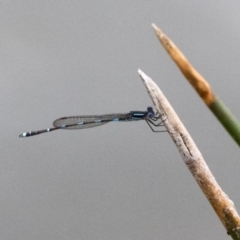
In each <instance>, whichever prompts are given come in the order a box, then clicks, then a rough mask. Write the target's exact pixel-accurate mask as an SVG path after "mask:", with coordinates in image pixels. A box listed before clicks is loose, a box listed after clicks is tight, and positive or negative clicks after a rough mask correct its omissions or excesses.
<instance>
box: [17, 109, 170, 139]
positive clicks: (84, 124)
mask: <svg viewBox="0 0 240 240" xmlns="http://www.w3.org/2000/svg"><path fill="white" fill-rule="evenodd" d="M139 120H145V121H146V122H147V124H148V125H149V127H150V128H151V129H152V131H153V132H166V130H163V131H155V130H154V128H153V127H159V126H163V124H162V122H163V121H162V119H161V116H160V114H159V113H155V112H154V111H153V108H152V107H148V108H147V111H131V112H129V113H114V114H105V115H86V116H73V117H63V118H59V119H57V120H55V121H54V122H53V126H54V127H52V128H47V129H43V130H37V131H30V132H25V133H22V134H21V135H19V137H31V136H34V135H37V134H41V133H46V132H51V131H54V130H58V129H83V128H91V127H97V126H100V125H103V124H106V123H109V122H132V121H139Z"/></svg>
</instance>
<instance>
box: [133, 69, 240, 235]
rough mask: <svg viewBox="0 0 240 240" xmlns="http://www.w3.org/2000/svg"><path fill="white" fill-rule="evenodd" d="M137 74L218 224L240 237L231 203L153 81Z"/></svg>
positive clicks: (235, 212)
mask: <svg viewBox="0 0 240 240" xmlns="http://www.w3.org/2000/svg"><path fill="white" fill-rule="evenodd" d="M138 73H139V75H140V76H141V78H142V80H143V83H144V85H145V86H146V88H147V91H148V93H149V95H150V97H151V99H152V101H153V103H154V106H155V107H156V109H157V110H158V112H159V114H160V115H162V116H163V117H162V118H163V123H164V125H165V127H166V129H167V131H168V132H169V134H170V136H171V137H172V139H173V141H174V143H175V144H176V146H177V148H178V151H179V152H180V154H181V156H182V159H183V160H184V162H185V163H186V165H187V167H188V169H189V170H190V172H191V173H192V175H193V177H194V178H195V180H196V182H197V183H198V185H199V186H200V188H201V189H202V191H203V193H204V195H205V196H206V197H207V199H208V201H209V202H210V204H211V205H212V207H213V209H214V210H215V212H216V214H217V215H218V217H219V219H220V220H221V222H222V224H223V225H224V226H225V228H226V229H227V232H228V233H229V234H230V235H231V236H232V237H233V239H240V218H239V215H238V213H237V211H236V209H235V207H234V204H233V202H232V201H231V200H230V199H229V198H228V196H227V195H226V194H225V193H224V192H223V190H222V189H221V188H220V186H219V185H218V183H217V181H216V179H215V178H214V176H213V175H212V173H211V171H210V169H209V168H208V166H207V164H206V162H205V161H204V159H203V157H202V154H201V153H200V151H199V150H198V148H197V146H196V145H195V143H194V141H193V140H192V138H191V136H190V135H189V133H188V131H187V130H186V128H185V127H184V125H183V124H182V122H181V121H180V119H179V118H178V116H177V114H176V113H175V111H174V110H173V108H172V106H171V105H170V103H169V102H168V100H167V99H166V98H165V96H164V95H163V93H162V91H161V90H160V89H159V87H158V86H157V85H156V83H155V82H153V80H152V79H151V78H149V77H148V76H147V75H146V74H144V73H143V72H142V71H141V70H138Z"/></svg>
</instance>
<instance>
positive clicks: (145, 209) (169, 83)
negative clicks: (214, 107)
mask: <svg viewBox="0 0 240 240" xmlns="http://www.w3.org/2000/svg"><path fill="white" fill-rule="evenodd" d="M0 6H1V8H0V11H1V14H0V26H1V27H0V44H1V45H0V53H1V54H0V57H1V64H0V68H1V69H0V71H1V82H2V87H1V94H0V99H1V116H2V122H1V160H0V166H1V168H0V180H1V181H0V226H1V227H0V237H1V239H4V240H10V239H11V240H13V239H18V240H23V239H24V240H25V239H39V240H40V239H47V240H48V239H49V240H50V239H51V240H52V239H58V240H59V239H86V240H93V239H98V240H99V239H115V240H120V239H121V240H126V239H131V240H141V239H142V240H145V239H152V240H155V239H186V240H187V239H196V240H198V239H201V240H202V239H230V237H229V236H228V235H227V234H226V231H225V229H224V227H223V226H222V224H221V222H220V221H219V219H218V217H217V216H216V214H215V213H214V211H213V209H212V208H211V206H210V204H209V203H208V201H207V200H206V198H205V196H204V195H203V193H202V192H201V190H200V188H199V187H198V185H197V184H196V183H195V181H194V179H193V177H192V176H191V174H190V172H189V171H188V169H187V167H186V166H185V164H184V163H183V161H182V159H181V157H180V155H179V153H178V152H177V150H176V147H175V145H174V144H173V142H172V140H171V139H170V137H169V135H168V134H167V133H161V134H154V133H152V131H151V130H150V129H149V127H148V126H147V124H146V123H145V122H144V121H141V122H136V123H110V124H107V125H104V126H101V127H98V128H92V129H86V130H76V131H61V130H59V131H55V132H52V133H47V134H42V135H39V136H35V137H31V138H26V139H20V138H18V135H19V134H20V133H22V132H25V131H28V130H38V129H42V128H47V127H50V126H51V124H52V122H53V120H55V119H56V118H59V117H63V116H68V115H70V116H71V115H84V114H105V113H114V112H120V113H121V112H122V113H125V112H128V111H130V110H145V109H146V107H147V106H148V105H151V104H152V102H151V100H150V98H149V96H148V94H147V92H146V90H145V87H144V85H143V84H142V82H141V80H140V77H139V76H138V73H137V69H138V68H140V69H141V70H142V71H144V72H145V73H146V74H147V75H148V76H150V77H151V78H152V79H153V80H154V81H155V82H156V83H157V84H158V85H159V86H160V88H161V89H162V91H163V92H164V94H165V95H166V96H167V98H168V99H169V101H170V102H171V104H172V106H173V107H174V108H175V110H176V112H177V113H178V114H179V116H180V118H181V119H182V121H183V123H184V124H185V126H186V127H187V129H188V130H189V132H190V133H191V135H192V137H193V139H194V140H195V142H196V144H197V146H198V147H199V149H200V151H201V152H202V154H203V156H204V158H205V160H206V162H207V164H208V165H209V167H210V169H211V171H212V172H213V174H214V176H215V177H216V179H217V181H218V183H219V184H220V186H221V187H222V188H223V190H224V191H225V192H226V193H227V194H228V195H229V197H230V198H231V199H232V200H233V201H234V203H235V206H236V208H237V209H238V210H240V194H239V183H240V176H239V169H240V151H239V147H238V146H237V145H236V144H235V142H233V140H232V139H231V138H230V137H229V135H228V134H227V133H226V131H225V130H224V129H223V128H222V127H221V126H220V124H219V123H218V122H217V121H216V119H215V117H214V116H213V115H212V114H211V112H210V111H209V110H208V109H207V108H206V107H205V105H204V104H203V102H202V101H201V100H200V99H199V97H198V96H197V95H196V93H195V92H194V90H193V89H192V87H191V86H190V85H189V84H188V83H187V82H186V80H185V79H184V77H183V76H182V74H181V73H180V71H179V70H178V68H177V67H176V66H175V65H174V63H173V62H172V61H171V59H170V58H169V56H168V55H167V54H166V52H165V50H164V49H163V48H162V46H161V45H160V43H159V42H158V39H157V38H156V36H155V34H154V32H153V29H152V27H151V23H152V22H153V23H155V24H157V26H158V27H160V28H161V29H162V30H163V31H164V32H165V33H166V34H167V35H168V36H169V37H170V38H171V39H172V40H173V41H174V42H175V44H177V46H178V47H179V48H180V49H181V50H182V51H183V52H184V54H185V55H186V56H187V57H188V59H189V60H190V61H191V62H192V64H193V65H194V66H195V67H196V68H197V69H198V70H199V71H200V72H201V74H202V75H203V76H204V77H206V78H207V80H208V81H209V83H210V84H211V86H212V88H213V89H214V91H215V93H216V94H217V95H218V96H220V97H221V99H222V100H223V101H224V102H225V103H226V105H228V106H229V108H230V109H231V110H232V112H233V113H234V114H235V116H236V117H237V118H238V119H240V111H239V100H240V97H239V86H240V82H239V76H240V68H239V62H240V60H239V59H240V57H239V49H240V46H239V43H240V31H239V29H240V28H239V26H240V14H239V10H240V2H239V1H222V0H219V1H190V0H186V1H167V0H162V1H154V0H153V1H127V0H122V1H107V0H104V1H74V0H71V1H62V0H58V1H56V0H55V1H0Z"/></svg>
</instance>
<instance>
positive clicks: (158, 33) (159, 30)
mask: <svg viewBox="0 0 240 240" xmlns="http://www.w3.org/2000/svg"><path fill="white" fill-rule="evenodd" d="M152 27H153V29H154V30H155V33H156V34H157V35H159V36H160V35H162V34H163V32H162V31H161V29H160V28H158V27H157V25H155V24H154V23H152Z"/></svg>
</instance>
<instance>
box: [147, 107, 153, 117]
mask: <svg viewBox="0 0 240 240" xmlns="http://www.w3.org/2000/svg"><path fill="white" fill-rule="evenodd" d="M147 117H148V118H152V117H154V111H153V108H152V107H147Z"/></svg>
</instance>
